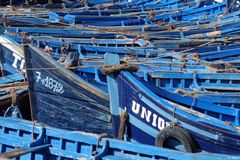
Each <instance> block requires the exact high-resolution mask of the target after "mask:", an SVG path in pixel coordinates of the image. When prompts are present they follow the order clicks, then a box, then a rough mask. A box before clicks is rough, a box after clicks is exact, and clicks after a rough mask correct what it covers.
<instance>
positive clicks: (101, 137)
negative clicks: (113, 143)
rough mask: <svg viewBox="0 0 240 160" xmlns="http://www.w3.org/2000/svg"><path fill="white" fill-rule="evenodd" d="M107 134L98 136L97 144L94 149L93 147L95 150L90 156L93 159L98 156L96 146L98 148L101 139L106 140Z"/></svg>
mask: <svg viewBox="0 0 240 160" xmlns="http://www.w3.org/2000/svg"><path fill="white" fill-rule="evenodd" d="M107 136H108V135H107V133H102V134H100V135H99V136H98V138H97V144H96V147H95V149H96V150H94V151H93V152H92V155H93V156H94V157H95V156H97V154H98V152H97V148H98V146H99V143H100V141H101V140H102V139H103V138H107Z"/></svg>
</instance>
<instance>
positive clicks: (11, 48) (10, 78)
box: [0, 35, 30, 118]
mask: <svg viewBox="0 0 240 160" xmlns="http://www.w3.org/2000/svg"><path fill="white" fill-rule="evenodd" d="M0 55H1V57H0V66H1V69H0V70H1V73H0V75H1V76H0V106H1V110H0V115H1V116H3V115H4V113H5V112H6V111H7V110H8V112H7V114H6V115H11V114H12V113H13V112H15V113H18V114H20V112H19V109H20V110H21V112H22V114H21V116H23V117H24V118H29V117H30V116H28V115H27V114H28V113H27V112H28V111H29V108H28V107H29V106H28V102H27V100H28V94H27V93H28V92H27V90H28V87H27V82H26V80H25V79H26V77H25V73H24V71H21V69H23V67H24V63H25V61H24V58H23V48H22V47H21V46H20V45H19V44H17V43H13V41H11V40H10V39H8V38H7V37H5V36H3V35H1V36H0ZM9 106H11V107H10V108H9V109H8V107H9Z"/></svg>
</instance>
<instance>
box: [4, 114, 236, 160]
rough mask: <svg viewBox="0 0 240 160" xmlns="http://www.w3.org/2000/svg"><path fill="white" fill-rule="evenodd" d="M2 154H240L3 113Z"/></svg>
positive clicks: (117, 157)
mask: <svg viewBox="0 0 240 160" xmlns="http://www.w3.org/2000/svg"><path fill="white" fill-rule="evenodd" d="M0 124H1V125H0V126H1V131H2V132H1V133H0V137H1V140H0V144H1V145H0V150H1V153H0V158H1V159H4V160H9V159H13V158H16V159H19V160H26V159H31V160H44V159H48V160H55V159H69V160H74V159H84V160H104V159H111V160H126V159H128V160H134V159H142V160H150V159H151V160H159V159H166V160H167V159H172V160H182V159H185V160H190V159H199V160H207V159H213V160H215V159H216V160H219V159H228V160H233V159H234V160H236V159H239V157H238V156H234V155H222V154H208V153H205V154H190V153H182V152H178V151H174V150H169V149H163V148H158V147H153V146H148V145H143V144H136V143H129V142H124V141H119V140H114V139H110V138H106V136H105V135H104V134H103V135H96V134H92V133H84V132H71V131H67V130H60V129H56V128H52V127H47V126H43V125H41V124H39V123H33V122H30V121H25V120H21V119H16V118H10V117H9V118H3V117H0Z"/></svg>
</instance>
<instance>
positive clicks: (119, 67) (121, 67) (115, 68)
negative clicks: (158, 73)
mask: <svg viewBox="0 0 240 160" xmlns="http://www.w3.org/2000/svg"><path fill="white" fill-rule="evenodd" d="M100 70H101V72H102V73H103V74H104V75H107V74H111V73H114V72H119V71H123V70H126V71H130V72H137V71H138V67H137V66H135V65H132V64H127V63H123V64H120V65H107V66H106V65H104V66H101V67H100Z"/></svg>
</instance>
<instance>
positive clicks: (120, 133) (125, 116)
mask: <svg viewBox="0 0 240 160" xmlns="http://www.w3.org/2000/svg"><path fill="white" fill-rule="evenodd" d="M128 119H129V115H128V113H127V111H124V112H122V113H121V115H120V126H119V130H118V139H120V140H122V139H123V138H124V133H125V131H126V127H127V121H128Z"/></svg>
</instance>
